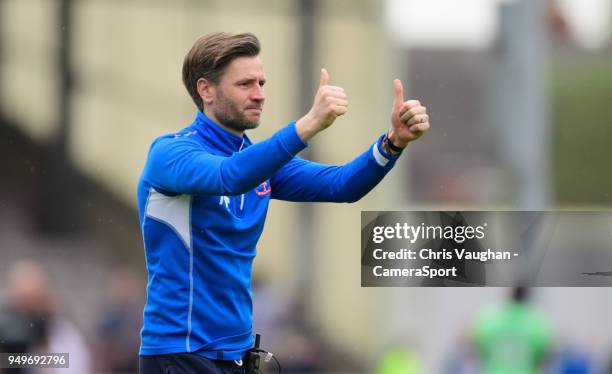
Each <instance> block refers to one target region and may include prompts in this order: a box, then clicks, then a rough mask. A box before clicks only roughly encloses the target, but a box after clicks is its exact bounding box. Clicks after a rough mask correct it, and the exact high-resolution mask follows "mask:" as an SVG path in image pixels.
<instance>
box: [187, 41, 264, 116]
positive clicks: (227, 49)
mask: <svg viewBox="0 0 612 374" xmlns="http://www.w3.org/2000/svg"><path fill="white" fill-rule="evenodd" d="M260 50H261V47H260V45H259V40H258V39H257V37H256V36H255V35H253V34H250V33H245V34H229V33H225V32H213V33H211V34H208V35H204V36H202V37H201V38H199V39H198V40H197V41H196V42H195V43H194V44H193V47H191V49H190V50H189V52H188V53H187V55H186V56H185V60H184V61H183V84H185V88H187V91H188V92H189V95H191V98H192V99H193V102H194V103H195V104H196V106H197V107H198V109H199V110H200V111H202V112H203V111H204V103H203V102H202V98H201V97H200V95H199V94H198V87H197V82H198V79H200V78H204V79H206V80H208V81H211V82H212V83H213V84H217V83H219V80H220V79H221V75H223V71H224V70H225V68H226V67H227V65H229V63H230V62H232V61H233V60H234V59H236V58H237V57H242V56H257V55H259V51H260Z"/></svg>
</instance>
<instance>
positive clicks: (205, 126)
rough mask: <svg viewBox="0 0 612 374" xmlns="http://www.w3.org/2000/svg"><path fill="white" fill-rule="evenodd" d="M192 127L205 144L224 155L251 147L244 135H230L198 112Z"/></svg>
mask: <svg viewBox="0 0 612 374" xmlns="http://www.w3.org/2000/svg"><path fill="white" fill-rule="evenodd" d="M193 125H194V127H195V130H196V131H197V132H198V133H199V134H200V136H201V137H202V138H204V140H205V141H206V143H208V144H209V145H211V146H213V147H214V148H215V149H216V150H218V151H221V153H223V154H225V155H231V154H233V153H235V152H238V151H240V150H241V149H243V148H246V147H247V146H249V145H251V140H250V139H249V138H248V137H247V136H246V135H242V136H238V135H235V134H232V133H231V132H229V131H227V130H226V129H224V128H222V127H221V126H219V125H218V124H216V123H215V121H213V120H212V119H210V118H208V117H207V116H206V115H205V114H204V113H202V112H201V111H199V110H198V114H197V115H196V118H195V120H194V122H193Z"/></svg>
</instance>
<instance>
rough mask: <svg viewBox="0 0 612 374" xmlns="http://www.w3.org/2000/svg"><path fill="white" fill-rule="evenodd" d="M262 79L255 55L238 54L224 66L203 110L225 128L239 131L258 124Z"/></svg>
mask: <svg viewBox="0 0 612 374" xmlns="http://www.w3.org/2000/svg"><path fill="white" fill-rule="evenodd" d="M265 82H266V79H265V74H264V70H263V64H262V63H261V59H260V58H259V56H256V57H238V58H236V59H234V60H233V61H232V62H231V63H230V64H229V65H228V66H227V67H226V69H225V72H224V73H223V75H222V76H221V79H220V81H219V84H218V85H217V86H216V87H215V92H214V97H213V100H212V102H211V103H209V104H207V105H206V108H205V109H209V110H205V111H206V112H207V114H208V112H209V113H210V114H212V116H213V117H214V118H213V119H216V120H217V121H218V122H219V123H220V124H221V125H223V126H225V127H227V128H228V129H229V130H233V131H236V132H239V133H242V132H243V131H244V130H248V129H254V128H256V127H257V126H259V121H260V118H261V112H262V109H263V104H264V101H265V100H266V97H265V95H264V90H263V85H264V83H265Z"/></svg>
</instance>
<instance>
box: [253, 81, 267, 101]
mask: <svg viewBox="0 0 612 374" xmlns="http://www.w3.org/2000/svg"><path fill="white" fill-rule="evenodd" d="M265 99H266V94H265V93H264V89H263V87H262V86H260V85H258V84H256V85H255V88H253V90H252V91H251V100H253V101H257V102H263V101H264V100H265Z"/></svg>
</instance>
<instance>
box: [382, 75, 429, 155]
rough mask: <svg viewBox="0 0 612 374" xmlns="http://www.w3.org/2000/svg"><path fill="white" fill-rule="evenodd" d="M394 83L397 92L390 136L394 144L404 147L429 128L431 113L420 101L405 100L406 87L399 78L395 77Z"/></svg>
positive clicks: (392, 111) (392, 112)
mask: <svg viewBox="0 0 612 374" xmlns="http://www.w3.org/2000/svg"><path fill="white" fill-rule="evenodd" d="M393 85H394V90H395V94H394V99H393V108H392V110H391V129H389V133H388V136H389V140H390V141H391V142H392V143H393V145H395V146H396V147H400V148H404V147H405V146H406V145H408V143H410V142H411V141H413V140H416V139H418V138H420V137H421V136H422V135H423V134H424V133H425V132H426V131H427V130H428V129H429V115H427V108H425V107H424V106H423V105H421V102H420V101H418V100H408V101H404V88H403V87H402V82H401V81H400V80H399V79H395V80H394V81H393Z"/></svg>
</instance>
